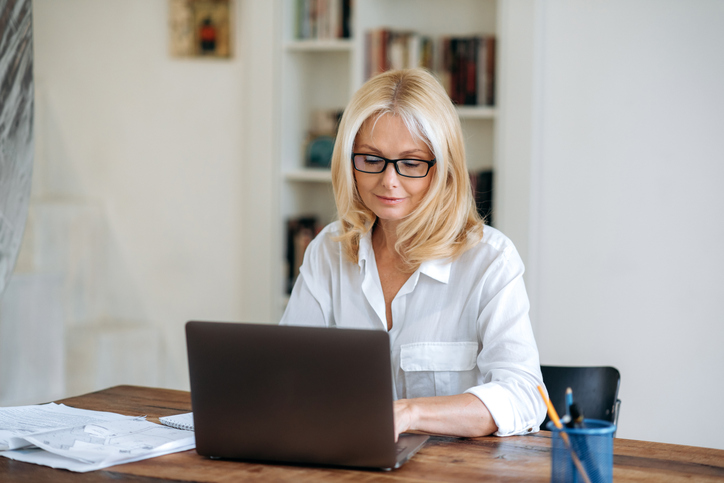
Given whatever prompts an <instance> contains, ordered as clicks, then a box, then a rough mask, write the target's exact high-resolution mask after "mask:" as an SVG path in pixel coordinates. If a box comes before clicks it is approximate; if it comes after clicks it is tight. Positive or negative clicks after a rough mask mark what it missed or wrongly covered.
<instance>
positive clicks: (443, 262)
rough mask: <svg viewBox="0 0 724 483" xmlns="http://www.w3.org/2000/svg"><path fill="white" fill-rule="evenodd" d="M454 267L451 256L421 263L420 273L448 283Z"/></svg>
mask: <svg viewBox="0 0 724 483" xmlns="http://www.w3.org/2000/svg"><path fill="white" fill-rule="evenodd" d="M451 269H452V261H451V260H450V259H449V258H443V259H440V260H428V261H426V262H422V265H420V273H424V274H425V275H427V276H428V277H430V278H434V279H435V280H437V281H438V282H442V283H448V281H449V280H450V270H451Z"/></svg>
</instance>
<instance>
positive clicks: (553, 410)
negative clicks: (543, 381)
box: [538, 386, 591, 483]
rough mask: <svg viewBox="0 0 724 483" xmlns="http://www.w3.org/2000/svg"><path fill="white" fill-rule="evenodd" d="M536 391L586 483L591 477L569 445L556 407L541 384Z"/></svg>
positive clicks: (589, 481) (588, 482)
mask: <svg viewBox="0 0 724 483" xmlns="http://www.w3.org/2000/svg"><path fill="white" fill-rule="evenodd" d="M538 392H539V393H540V396H541V397H542V398H543V402H545V403H546V406H547V407H548V417H550V418H551V421H553V424H554V425H555V427H556V428H558V429H560V430H561V439H562V440H563V442H564V443H565V445H566V448H568V450H569V451H570V452H571V459H572V460H573V464H574V465H576V468H577V469H578V472H579V473H580V474H581V476H582V477H583V481H585V482H586V483H591V479H590V478H589V477H588V474H587V473H586V470H585V469H584V468H583V465H582V464H581V460H579V459H578V455H577V454H576V452H575V451H574V450H573V447H572V446H571V442H570V441H569V439H568V434H566V432H565V430H564V429H563V424H561V420H560V419H559V418H558V413H557V412H556V408H554V407H553V404H551V401H550V400H549V399H548V396H546V393H545V391H543V388H542V387H541V386H538Z"/></svg>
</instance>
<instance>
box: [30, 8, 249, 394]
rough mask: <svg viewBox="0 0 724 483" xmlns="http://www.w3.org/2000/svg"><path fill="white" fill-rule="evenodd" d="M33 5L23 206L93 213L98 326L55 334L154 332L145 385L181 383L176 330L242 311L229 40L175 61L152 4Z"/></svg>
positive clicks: (239, 176)
mask: <svg viewBox="0 0 724 483" xmlns="http://www.w3.org/2000/svg"><path fill="white" fill-rule="evenodd" d="M33 7H34V29H35V77H36V82H37V92H38V94H37V102H38V113H39V118H38V142H39V143H42V146H39V150H38V153H39V155H38V157H37V158H36V176H35V180H34V186H33V196H34V200H35V202H36V204H42V203H49V202H50V203H53V202H57V201H59V200H60V201H61V202H73V203H77V204H80V205H95V206H99V207H100V210H101V211H102V213H103V216H104V217H105V221H104V224H105V226H104V231H105V235H104V236H105V237H106V238H107V242H106V246H105V247H104V249H105V254H104V257H103V258H104V260H103V261H102V262H103V263H106V264H107V274H108V275H107V277H106V278H104V279H102V280H96V283H99V284H106V285H104V290H103V294H102V295H99V297H103V300H102V302H101V303H100V305H101V306H100V308H98V313H97V314H96V316H97V317H98V318H100V319H102V321H101V322H98V321H73V320H70V321H67V324H70V325H79V324H80V325H83V324H87V325H89V326H91V325H97V324H98V323H101V324H110V325H113V326H118V325H119V324H120V325H134V326H139V327H141V328H149V327H150V328H153V329H156V331H157V333H159V334H160V340H161V344H160V347H159V348H158V351H159V358H160V359H159V365H160V367H159V368H158V378H157V380H158V384H159V385H162V386H168V387H176V388H185V387H188V382H187V374H186V351H185V339H184V334H183V324H184V323H185V322H186V321H187V320H189V319H193V318H200V319H207V320H238V319H239V318H240V317H241V313H242V303H243V302H242V300H241V297H240V295H239V294H240V293H241V291H242V289H243V287H244V283H245V282H244V281H245V280H246V278H245V277H244V276H243V274H242V270H241V265H242V260H241V253H242V250H241V245H242V237H243V230H242V222H241V218H242V214H243V212H242V198H243V195H244V193H243V192H242V185H243V183H244V182H245V173H244V169H243V158H244V156H243V151H242V150H243V137H242V133H243V119H242V118H243V98H242V93H243V92H244V82H245V78H244V63H243V57H242V55H240V49H241V41H240V38H241V36H240V35H238V32H237V35H236V42H235V46H234V51H235V56H234V57H233V58H232V59H231V60H209V59H202V60H188V59H174V58H171V57H170V56H169V55H168V50H169V49H168V28H167V24H168V15H167V8H168V2H167V1H165V0H154V1H148V0H114V1H103V2H99V1H96V0H63V1H62V2H57V1H55V0H36V1H34V3H33ZM241 10H242V9H241V8H239V9H237V10H236V13H235V15H236V16H237V19H240V18H241ZM237 27H239V28H240V27H241V25H239V24H238V25H237ZM240 30H241V29H240ZM76 329H77V328H76ZM76 329H74V330H76ZM88 330H92V329H91V328H90V327H89V329H88ZM114 330H115V329H114ZM81 332H82V331H81ZM138 333H139V334H141V335H143V334H144V333H147V332H144V331H143V330H141V331H140V332H138ZM124 340H126V339H124ZM121 347H129V344H128V343H127V341H126V342H124V343H123V344H121ZM130 347H133V344H130ZM133 350H135V349H132V350H131V351H130V352H129V353H128V354H127V355H126V357H127V359H126V360H127V361H128V363H129V364H130V363H131V362H132V361H133V360H134V358H135V357H136V356H137V354H135V353H134V352H133ZM138 350H139V351H140V350H141V348H140V347H139V348H138ZM150 370H155V369H153V368H151V369H150ZM125 382H127V383H133V382H137V381H134V380H128V381H125Z"/></svg>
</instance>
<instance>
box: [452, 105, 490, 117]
mask: <svg viewBox="0 0 724 483" xmlns="http://www.w3.org/2000/svg"><path fill="white" fill-rule="evenodd" d="M457 110H458V116H460V119H495V115H496V110H495V107H492V106H457Z"/></svg>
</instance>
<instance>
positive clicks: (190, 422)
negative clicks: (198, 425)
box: [158, 413, 194, 431]
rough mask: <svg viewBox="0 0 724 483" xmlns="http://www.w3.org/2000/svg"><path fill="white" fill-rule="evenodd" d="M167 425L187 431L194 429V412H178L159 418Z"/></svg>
mask: <svg viewBox="0 0 724 483" xmlns="http://www.w3.org/2000/svg"><path fill="white" fill-rule="evenodd" d="M158 420H159V421H161V422H162V423H163V424H165V425H166V426H171V427H172V428H176V429H185V430H187V431H193V430H194V413H184V414H176V415H174V416H164V417H162V418H158Z"/></svg>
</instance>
